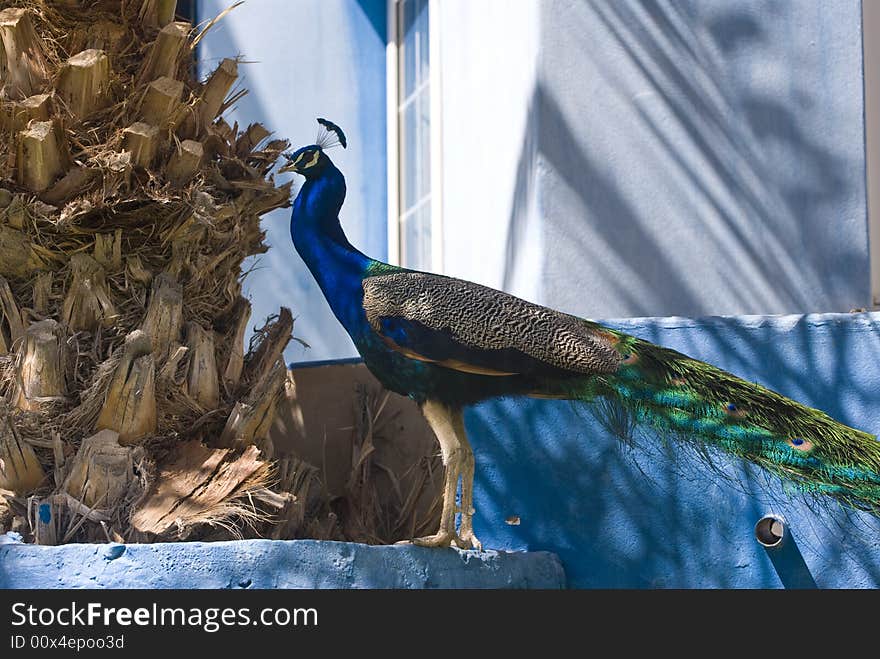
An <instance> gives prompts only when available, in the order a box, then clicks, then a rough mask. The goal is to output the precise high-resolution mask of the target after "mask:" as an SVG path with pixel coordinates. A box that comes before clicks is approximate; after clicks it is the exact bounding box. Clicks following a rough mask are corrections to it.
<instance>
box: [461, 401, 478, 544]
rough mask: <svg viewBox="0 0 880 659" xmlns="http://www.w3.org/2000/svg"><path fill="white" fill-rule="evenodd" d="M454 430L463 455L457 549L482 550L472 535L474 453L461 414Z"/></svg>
mask: <svg viewBox="0 0 880 659" xmlns="http://www.w3.org/2000/svg"><path fill="white" fill-rule="evenodd" d="M455 430H456V434H457V435H458V439H459V442H460V443H461V447H462V452H463V454H464V456H463V458H462V465H461V526H460V528H459V533H458V535H459V538H458V542H459V547H461V548H462V549H477V550H480V549H482V548H483V545H482V543H480V541H479V540H478V539H477V536H476V535H474V452H473V451H472V450H471V444H470V442H469V441H468V438H467V433H466V432H465V429H464V419H463V417H462V415H461V414H459V415H458V418H457V419H456V422H455Z"/></svg>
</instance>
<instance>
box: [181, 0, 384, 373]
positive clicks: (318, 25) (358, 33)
mask: <svg viewBox="0 0 880 659" xmlns="http://www.w3.org/2000/svg"><path fill="white" fill-rule="evenodd" d="M229 4H230V3H229V2H227V0H200V2H199V3H198V15H199V19H200V20H206V19H209V18H212V17H213V16H215V15H216V14H218V13H220V12H221V11H222V10H223V9H225V8H226V7H228V6H229ZM385 20H386V19H385V1H384V0H321V1H320V2H315V1H314V0H260V2H248V3H245V4H244V5H242V6H241V7H239V8H237V9H236V10H235V11H233V12H232V13H231V14H229V15H228V16H226V17H225V18H224V19H223V20H222V21H220V23H218V24H217V26H216V27H214V28H213V29H212V30H211V31H210V32H209V33H208V36H207V37H206V38H205V40H204V41H203V42H202V45H201V46H200V48H199V60H200V70H201V71H202V73H203V75H205V74H207V72H208V71H210V70H212V69H213V68H214V67H215V66H216V65H217V63H218V62H219V61H220V60H221V59H222V58H224V57H235V56H236V55H242V56H243V58H244V60H246V62H247V63H242V64H240V65H239V75H240V78H241V84H242V85H243V86H244V87H246V88H247V89H249V90H250V93H249V94H248V95H247V96H245V97H244V98H243V99H241V100H240V101H239V102H238V103H237V105H236V108H235V110H234V111H232V112H229V113H227V121H229V123H230V124H231V123H232V121H233V120H236V121H238V122H239V125H241V126H243V127H246V126H247V125H248V124H250V123H251V122H254V121H259V122H262V123H263V124H264V125H265V126H266V127H267V128H268V129H269V130H273V131H275V136H277V137H286V138H288V139H290V141H291V142H292V145H293V147H294V148H298V147H300V146H304V145H306V144H311V143H313V142H314V141H315V136H316V135H317V132H318V124H317V123H316V122H315V118H316V117H326V118H328V119H330V120H332V121H335V122H336V123H338V124H339V125H340V126H342V128H343V130H345V132H346V134H347V136H348V141H349V146H348V149H341V148H338V149H334V150H333V152H332V154H331V155H332V158H333V160H334V162H335V163H336V164H337V165H339V167H340V168H341V169H342V171H344V172H345V174H346V177H347V183H348V196H347V199H346V202H345V206H344V208H343V209H342V214H341V219H342V224H343V226H344V227H345V230H346V232H347V233H348V236H349V238H350V239H351V241H352V242H353V243H354V244H355V245H357V246H358V247H360V248H361V249H363V250H364V251H366V252H367V253H368V254H370V255H372V256H374V257H376V258H385V255H386V251H387V234H386V230H387V221H388V219H387V218H388V210H387V204H386V197H387V182H386V181H387V152H386V142H385V124H386V116H385V95H386V90H385V32H386V27H385ZM291 176H293V175H291V174H281V175H280V177H281V178H280V179H279V180H287V178H288V177H291ZM294 179H295V181H296V182H295V184H294V195H295V194H296V191H297V189H298V186H299V185H300V183H301V181H302V179H301V178H300V177H297V176H294ZM289 226H290V210H289V209H280V210H277V211H274V212H273V213H271V214H269V215H267V216H265V217H264V219H263V228H264V229H265V230H266V233H267V236H266V242H267V243H268V244H269V246H270V247H271V249H270V250H269V251H268V253H266V254H263V255H260V256H259V257H258V258H257V259H256V266H257V269H255V270H254V271H253V272H251V274H250V275H249V276H248V278H247V279H246V280H245V295H248V296H249V297H250V298H251V302H252V304H253V320H254V322H253V323H251V325H253V324H255V323H256V324H258V325H259V324H261V322H262V320H263V319H265V318H266V316H268V315H270V314H273V313H277V312H278V308H279V307H280V306H287V307H290V308H291V309H292V310H293V315H294V317H296V318H297V322H296V327H295V329H294V333H295V334H296V336H298V337H302V338H303V339H304V340H306V341H307V342H308V343H309V345H310V346H311V349H310V350H306V349H305V348H303V346H302V345H300V344H299V343H296V342H291V344H290V345H289V347H288V349H287V351H286V352H285V357H286V359H287V361H288V362H290V361H300V360H303V359H309V360H311V359H326V358H329V357H345V356H351V355H354V354H355V351H354V346H352V344H351V341H350V340H349V339H348V336H347V335H346V334H345V332H344V330H343V329H342V328H341V327H340V326H339V323H337V322H336V319H335V318H334V317H333V315H332V314H331V312H330V308H329V307H328V306H327V304H326V302H325V301H324V298H323V296H322V295H321V292H320V290H319V289H318V287H317V285H316V284H315V283H314V280H313V279H312V276H311V274H310V273H309V272H308V270H307V269H306V267H305V266H304V265H303V263H302V261H301V260H300V258H299V256H298V255H297V254H296V252H295V251H294V250H293V245H292V244H291V241H290V233H289ZM246 267H247V264H246Z"/></svg>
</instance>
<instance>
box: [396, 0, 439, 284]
mask: <svg viewBox="0 0 880 659" xmlns="http://www.w3.org/2000/svg"><path fill="white" fill-rule="evenodd" d="M399 2H400V0H388V5H387V6H388V43H387V45H386V48H385V80H386V88H387V97H386V107H387V124H388V136H387V144H388V262H389V263H391V264H393V265H400V247H401V245H400V175H401V172H400V114H399V112H398V107H399V105H400V89H399V80H400V77H399V73H398V66H399V63H398V52H397V51H398V49H397V39H398V25H397V14H398V11H397V5H398V3H399ZM428 16H429V20H428V41H429V42H430V43H429V46H428V61H429V69H428V84H429V86H430V89H431V103H430V110H431V134H430V148H431V155H430V159H431V199H430V205H431V271H432V272H438V273H442V272H443V139H442V136H443V128H442V124H443V117H442V113H441V109H442V103H441V93H442V89H441V84H440V83H441V75H440V62H441V59H440V57H441V50H440V29H439V23H440V0H428Z"/></svg>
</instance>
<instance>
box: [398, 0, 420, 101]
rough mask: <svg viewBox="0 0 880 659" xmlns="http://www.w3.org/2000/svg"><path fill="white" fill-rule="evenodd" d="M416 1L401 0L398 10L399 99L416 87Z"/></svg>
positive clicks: (402, 98)
mask: <svg viewBox="0 0 880 659" xmlns="http://www.w3.org/2000/svg"><path fill="white" fill-rule="evenodd" d="M416 1H417V0H401V2H400V3H399V4H398V11H399V12H400V14H399V17H398V19H399V20H400V55H399V58H400V67H399V68H400V90H401V92H402V93H401V95H400V100H401V101H403V100H404V99H405V98H406V97H407V96H408V95H409V94H411V93H412V91H413V89H415V87H416V62H417V59H418V56H419V54H418V49H417V43H416V39H417V36H416V35H417V27H416V11H415V10H416Z"/></svg>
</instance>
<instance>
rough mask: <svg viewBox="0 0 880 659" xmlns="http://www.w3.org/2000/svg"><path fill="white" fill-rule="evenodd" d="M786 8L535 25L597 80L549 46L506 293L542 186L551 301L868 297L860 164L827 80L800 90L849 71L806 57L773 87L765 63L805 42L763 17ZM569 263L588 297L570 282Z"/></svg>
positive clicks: (628, 308) (568, 18)
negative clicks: (579, 73)
mask: <svg viewBox="0 0 880 659" xmlns="http://www.w3.org/2000/svg"><path fill="white" fill-rule="evenodd" d="M708 4H709V5H711V6H712V7H716V6H717V5H719V3H708ZM758 4H760V5H761V7H764V4H766V3H763V4H762V3H758ZM777 4H778V7H779V8H778V12H782V14H780V15H779V16H774V17H772V18H766V17H764V18H765V20H763V21H762V20H761V14H760V11H761V8H760V7H757V5H755V4H754V3H751V4H749V5H746V6H743V7H740V6H735V7H734V6H730V5H727V4H723V3H722V4H721V7H723V9H718V10H717V11H714V13H711V12H703V10H702V8H700V9H698V8H696V7H699V5H694V3H658V2H614V3H608V2H591V3H588V4H587V5H579V9H578V10H576V11H573V10H568V11H567V13H566V10H564V9H560V7H558V6H556V5H554V6H553V7H550V8H547V10H546V11H545V12H544V13H543V14H542V18H543V19H544V20H545V22H546V23H547V25H544V26H543V27H542V31H543V32H545V33H551V32H552V40H549V39H550V37H549V36H546V37H543V38H542V42H545V43H554V44H556V45H555V46H553V47H552V48H551V50H552V51H553V52H556V51H559V52H560V53H563V55H562V56H561V59H563V60H565V61H571V60H575V61H579V62H584V63H585V64H584V67H585V69H586V70H587V72H586V73H585V74H584V76H583V77H582V79H577V78H573V79H565V78H564V76H565V75H566V74H565V73H564V72H563V73H560V72H558V70H559V69H561V68H563V67H562V64H560V66H556V64H559V63H558V62H555V60H553V57H554V55H552V54H550V55H548V54H544V55H542V57H543V58H544V60H545V62H544V64H543V65H542V66H543V71H544V73H543V74H542V75H541V76H539V82H538V83H537V85H536V88H535V90H534V94H533V97H532V100H531V103H530V107H529V113H528V121H527V126H526V130H525V134H524V137H523V146H522V149H521V156H520V160H519V165H518V169H517V178H516V187H515V192H514V199H513V205H512V212H511V216H510V219H509V226H508V231H507V236H508V240H507V245H506V262H505V273H504V282H505V286H510V284H511V282H512V281H513V279H514V275H515V270H516V267H517V255H518V254H519V253H521V251H522V245H523V241H524V240H525V236H526V230H525V220H526V217H527V215H528V213H527V206H528V202H529V199H530V198H532V196H533V195H534V194H535V192H534V191H535V189H536V188H537V189H538V194H539V196H540V199H539V203H540V204H541V206H542V215H543V216H544V221H545V229H544V231H545V233H546V234H548V236H547V238H546V239H545V244H546V245H548V246H550V247H551V248H552V250H553V252H552V253H549V254H547V255H546V262H545V266H544V269H545V272H544V273H542V277H541V279H542V281H543V282H545V283H544V288H545V291H546V295H545V297H546V298H547V299H546V300H542V301H544V302H546V303H548V304H551V305H554V306H561V307H563V308H565V310H567V311H570V312H573V313H577V314H579V315H586V316H593V317H595V316H605V317H608V316H616V317H626V316H667V315H686V316H702V315H709V314H735V313H797V312H804V311H848V310H849V309H850V308H853V307H856V306H862V305H864V304H865V303H866V302H867V300H868V295H869V291H868V282H869V280H868V266H867V235H866V232H865V231H866V230H865V215H864V213H865V206H864V202H865V197H864V180H863V179H864V175H863V164H864V163H863V160H856V159H855V158H856V155H859V154H857V153H856V151H858V149H854V148H851V147H853V146H854V145H856V143H857V142H858V135H856V134H852V135H847V136H846V137H847V138H850V137H852V138H853V139H849V140H848V141H844V144H843V146H841V147H840V149H836V148H835V143H834V140H833V139H831V140H829V137H828V133H832V132H835V131H837V130H838V127H837V122H838V119H837V117H836V116H835V114H834V112H833V108H834V106H833V104H832V102H831V101H828V102H825V101H826V100H827V99H829V98H830V97H829V96H827V95H828V94H829V93H830V92H831V90H830V89H828V88H819V89H815V88H812V87H808V86H806V84H805V83H806V82H811V83H819V82H821V81H822V80H821V79H822V78H823V77H828V76H832V77H831V79H830V80H828V81H827V82H828V84H829V85H834V86H835V87H834V89H838V88H842V87H841V85H842V84H843V83H841V82H840V81H838V80H835V79H834V78H833V75H832V74H839V73H840V71H832V72H831V74H829V72H828V71H827V70H826V69H825V68H823V67H822V66H821V65H817V64H815V62H812V63H808V66H807V69H808V71H809V73H808V74H803V75H800V76H792V78H796V79H795V80H792V81H790V84H789V85H788V86H787V87H782V88H780V87H777V86H768V85H767V84H764V83H765V82H766V81H765V80H763V78H761V76H762V75H763V73H762V71H763V69H761V67H762V66H763V68H764V69H766V70H772V69H773V67H774V66H780V63H779V62H777V61H775V59H774V58H777V59H778V58H780V57H781V58H782V65H785V63H788V64H790V65H794V64H796V63H797V61H796V59H797V55H798V54H799V53H800V51H799V50H798V48H802V46H798V45H795V46H791V48H790V52H789V51H786V50H785V48H784V47H781V46H778V45H777V44H775V43H773V42H772V41H771V40H772V39H774V38H778V36H779V35H778V34H777V33H778V31H779V30H778V29H777V33H774V34H773V35H771V34H767V33H766V32H765V30H764V28H763V27H762V23H766V22H767V21H776V22H780V21H786V20H789V19H790V18H792V17H791V16H788V13H786V12H796V7H795V6H793V5H792V4H791V3H777ZM753 5H754V6H753ZM716 9H717V7H716ZM765 9H766V8H765ZM704 13H705V14H706V15H703V14H704ZM792 20H793V19H792ZM799 27H800V24H796V25H795V26H794V28H792V29H798V28H799ZM812 29H813V30H814V31H815V29H816V28H812ZM584 35H588V36H589V37H590V38H585V36H584ZM593 37H595V38H593ZM548 40H549V41H548ZM780 48H782V50H783V51H784V52H782V53H781V54H780V53H779V52H778V50H779V49H780ZM805 50H808V49H805ZM859 52H860V51H859ZM760 58H765V59H766V61H764V60H761V59H760ZM744 62H745V63H744ZM563 64H564V62H563ZM838 68H839V67H838ZM756 70H757V71H758V72H757V73H755V71H756ZM591 73H592V74H595V78H590V74H591ZM859 73H860V72H859V71H853V73H852V76H851V77H852V79H853V80H856V79H858V80H861V78H860V75H859ZM768 75H769V74H768ZM554 76H555V77H554ZM753 77H754V78H755V79H753ZM859 84H860V83H859ZM560 90H562V91H560ZM559 94H564V96H560V95H559ZM821 94H825V95H826V96H825V97H822V98H820V96H819V95H821ZM573 99H574V100H573ZM856 100H858V102H860V98H859V99H856ZM834 102H836V100H835V101H834ZM854 102H855V100H854ZM579 104H580V105H579ZM603 112H605V113H606V114H605V115H603V114H602V113H603ZM826 127H827V130H823V129H824V128H826ZM854 130H855V127H854ZM856 132H858V131H856ZM835 134H836V133H835ZM829 144H830V145H831V146H829ZM860 168H862V169H860ZM859 171H861V172H862V174H861V175H859ZM850 174H852V175H850ZM568 198H570V201H567V199H568ZM683 214H686V215H685V216H684V217H683V216H682V215H683ZM829 218H833V220H834V221H833V222H832V221H829ZM672 236H675V238H673V237H672ZM573 272H574V273H579V276H578V281H579V282H580V283H581V284H582V286H581V287H580V288H579V290H578V291H573V290H570V289H571V288H573V287H571V286H566V285H565V283H566V281H569V282H570V281H571V273H573ZM583 286H586V287H587V292H588V295H586V296H584V289H583Z"/></svg>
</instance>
